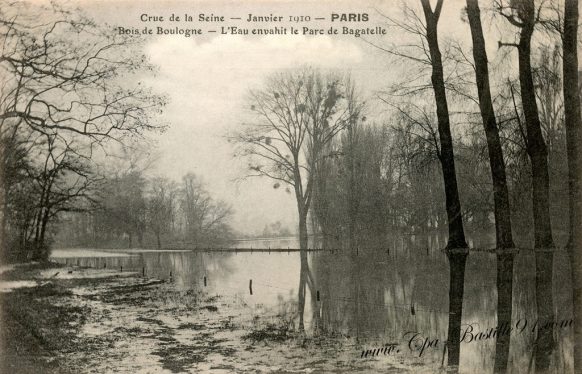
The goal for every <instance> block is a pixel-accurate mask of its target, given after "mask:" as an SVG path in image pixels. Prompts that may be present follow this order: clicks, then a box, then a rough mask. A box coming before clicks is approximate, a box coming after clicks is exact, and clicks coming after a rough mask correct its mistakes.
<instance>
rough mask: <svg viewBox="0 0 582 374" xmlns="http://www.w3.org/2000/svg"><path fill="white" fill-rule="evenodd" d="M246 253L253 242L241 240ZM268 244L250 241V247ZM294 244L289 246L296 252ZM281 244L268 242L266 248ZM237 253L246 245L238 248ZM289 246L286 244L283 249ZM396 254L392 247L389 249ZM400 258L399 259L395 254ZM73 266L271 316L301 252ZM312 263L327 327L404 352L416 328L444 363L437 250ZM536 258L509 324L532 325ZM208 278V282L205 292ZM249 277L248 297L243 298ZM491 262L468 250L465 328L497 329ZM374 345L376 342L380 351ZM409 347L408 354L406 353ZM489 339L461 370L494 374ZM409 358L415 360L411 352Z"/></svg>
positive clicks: (140, 258)
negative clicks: (130, 276) (118, 271)
mask: <svg viewBox="0 0 582 374" xmlns="http://www.w3.org/2000/svg"><path fill="white" fill-rule="evenodd" d="M247 244H248V247H250V245H251V243H250V242H249V243H247ZM264 244H265V242H261V243H252V245H253V247H254V248H259V247H261V246H263V245H264ZM292 244H293V243H291V244H290V246H291V247H292V246H293V245H292ZM277 245H279V246H282V243H276V242H269V243H268V244H267V245H266V246H264V247H267V248H268V246H271V247H272V248H274V247H275V246H277ZM241 247H242V246H241ZM284 248H286V245H285V246H284ZM392 248H397V246H396V245H395V246H393V247H392ZM396 252H397V253H396ZM554 257H555V260H554V306H555V310H556V316H557V319H558V320H562V319H569V318H571V316H572V310H571V300H570V295H571V285H570V278H569V271H570V269H569V263H568V259H567V255H566V254H565V253H564V252H560V253H557V254H556V255H555V256H554ZM54 260H56V261H58V262H63V263H69V264H72V265H77V264H78V265H83V266H91V267H97V268H100V267H104V266H106V267H107V268H121V266H123V269H124V271H129V270H131V271H137V272H142V271H143V268H144V266H145V268H146V275H147V276H150V277H155V278H161V279H169V278H170V273H171V276H172V282H173V284H175V286H176V287H177V288H178V289H181V290H187V289H196V290H204V291H206V292H208V293H209V294H211V295H214V294H219V295H221V294H228V295H236V296H237V298H239V299H240V300H243V301H244V302H245V303H246V304H248V306H249V307H250V308H251V309H252V310H253V311H254V313H261V310H262V309H261V308H262V307H265V308H269V309H274V310H277V308H278V307H279V303H280V298H281V297H282V298H283V299H284V300H285V301H291V302H294V303H296V302H297V290H298V285H299V275H300V268H301V267H300V261H299V253H297V252H291V253H289V254H288V253H287V252H283V253H275V252H273V253H270V254H269V253H265V252H254V253H249V252H245V253H192V252H176V253H172V252H160V253H158V252H144V253H138V254H137V255H135V256H130V257H127V256H126V257H110V256H109V257H93V258H91V257H77V258H74V257H73V258H63V257H60V258H55V259H54ZM309 267H310V270H311V272H312V274H313V277H314V281H315V288H316V289H317V291H319V292H320V296H321V300H320V302H317V303H316V304H317V306H316V307H319V308H320V311H321V318H322V323H323V326H324V328H325V329H327V331H334V332H339V333H342V334H345V335H349V336H351V337H357V338H359V340H360V341H361V342H362V344H363V345H364V346H366V347H370V348H374V347H376V346H378V347H379V346H381V345H382V344H384V343H389V342H397V343H399V344H402V345H403V347H404V348H405V349H406V348H407V347H406V344H407V341H406V340H405V339H403V334H404V333H405V332H407V331H415V332H419V333H421V334H422V335H423V336H426V337H429V338H431V339H439V345H438V346H437V348H436V349H427V350H426V351H425V352H424V353H423V357H422V358H420V359H417V360H420V361H419V362H420V363H428V362H431V363H433V364H435V363H436V364H440V362H441V360H442V355H443V342H444V341H445V340H446V331H447V321H448V319H447V318H448V264H447V260H446V257H445V255H444V254H442V253H440V252H438V251H431V252H430V253H429V254H427V253H426V251H416V250H409V249H406V250H404V251H401V250H392V251H391V252H390V253H389V254H388V253H386V252H383V253H371V252H368V253H367V252H366V251H361V252H360V255H359V256H357V257H356V258H355V259H354V258H351V257H350V256H347V255H344V254H338V253H333V254H331V253H310V255H309ZM534 269H535V262H534V256H533V254H532V253H524V254H519V255H517V256H516V259H515V265H514V291H513V318H512V320H513V321H514V323H515V321H517V320H518V319H520V318H521V319H527V320H528V323H530V324H533V323H534V322H535V318H536V313H535V310H536V309H535V289H534V286H535V274H534V271H535V270H534ZM204 277H206V281H207V286H206V287H204ZM250 279H252V280H253V283H252V288H253V295H252V296H251V295H250V294H249V280H250ZM495 284H496V257H495V255H493V254H487V253H471V254H470V255H469V257H468V259H467V267H466V278H465V297H464V301H463V322H462V323H463V324H464V325H465V326H466V325H467V324H472V325H473V327H474V329H475V332H477V331H483V330H486V329H488V328H494V327H495V326H496V323H497V322H496V307H497V290H496V285H495ZM311 302H312V300H311V298H310V294H309V288H308V292H307V295H306V308H305V318H306V328H307V329H309V328H310V326H311V324H310V320H311V316H312V312H311V311H312V310H313V309H312V307H314V305H312V304H311ZM534 336H535V335H534V334H532V333H531V331H530V329H529V328H528V329H526V330H525V331H524V332H523V333H514V334H512V335H511V339H512V340H511V348H510V371H509V372H522V371H523V369H524V368H527V367H528V366H529V362H530V358H531V352H532V344H533V338H534ZM556 336H557V337H558V342H559V344H558V347H557V349H556V352H557V353H556V355H555V357H556V360H557V363H558V364H557V365H558V368H559V372H567V371H568V368H571V366H572V357H571V352H572V344H571V328H565V329H560V330H558V331H556ZM378 344H380V345H378ZM405 351H406V350H405ZM494 352H495V340H494V339H488V340H484V341H479V342H471V343H463V344H461V372H465V373H472V372H482V371H483V370H486V371H492V369H493V367H492V366H493V360H494ZM407 353H408V354H409V356H410V357H409V358H410V359H413V355H411V354H410V351H408V352H407Z"/></svg>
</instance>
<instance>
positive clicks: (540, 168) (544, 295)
mask: <svg viewBox="0 0 582 374" xmlns="http://www.w3.org/2000/svg"><path fill="white" fill-rule="evenodd" d="M517 6H518V7H519V8H518V10H519V16H520V18H521V20H522V27H521V33H520V38H519V45H518V48H517V49H518V58H519V83H520V89H521V101H522V106H523V113H524V116H525V125H526V130H527V131H526V132H527V135H526V140H527V141H526V150H527V153H528V155H529V158H530V161H531V171H532V189H533V194H532V198H533V219H534V237H535V248H536V252H535V261H536V281H535V284H536V302H537V312H538V320H539V321H540V323H547V322H554V305H553V298H552V273H553V272H552V269H553V253H552V252H551V249H552V248H553V246H554V242H553V238H552V226H551V222H550V204H549V174H548V151H547V147H546V143H545V141H544V137H543V133H542V127H541V123H540V118H539V114H538V108H537V103H536V95H535V87H534V82H533V75H532V67H531V39H532V34H533V32H534V27H535V22H536V20H535V19H536V15H535V5H534V1H533V0H526V1H522V2H519V4H518V5H517ZM553 347H554V337H553V329H552V328H547V329H541V330H539V331H538V335H537V339H536V342H535V347H534V350H535V366H536V371H537V372H542V373H545V372H547V371H548V370H549V367H550V358H551V354H552V350H553Z"/></svg>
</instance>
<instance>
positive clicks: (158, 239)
mask: <svg viewBox="0 0 582 374" xmlns="http://www.w3.org/2000/svg"><path fill="white" fill-rule="evenodd" d="M156 241H157V245H158V249H162V240H161V239H160V232H159V231H157V232H156Z"/></svg>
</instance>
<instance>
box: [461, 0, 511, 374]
mask: <svg viewBox="0 0 582 374" xmlns="http://www.w3.org/2000/svg"><path fill="white" fill-rule="evenodd" d="M480 13H481V11H480V10H479V2H478V0H467V16H468V18H469V25H470V27H471V36H472V39H473V59H474V63H475V76H476V81H477V91H478V94H479V108H480V111H481V118H482V120H483V127H484V128H485V135H486V139H487V150H488V152H489V165H490V168H491V177H492V180H493V200H494V206H495V208H494V213H495V235H496V242H497V248H499V249H511V248H513V247H514V244H513V235H512V232H511V212H510V206H509V191H508V188H507V177H506V174H505V162H504V160H503V150H502V148H501V140H500V137H499V130H498V129H497V120H496V117H495V111H494V110H493V100H492V99H491V89H490V83H489V67H488V60H487V51H486V49H485V38H484V37H483V28H482V26H481V15H480ZM512 292H513V254H512V253H510V252H506V253H499V254H498V255H497V321H498V324H499V325H501V324H507V325H510V324H511V311H512ZM509 339H510V336H509V335H500V336H498V338H497V345H496V351H495V368H494V370H495V372H500V373H505V372H506V371H507V361H508V358H509Z"/></svg>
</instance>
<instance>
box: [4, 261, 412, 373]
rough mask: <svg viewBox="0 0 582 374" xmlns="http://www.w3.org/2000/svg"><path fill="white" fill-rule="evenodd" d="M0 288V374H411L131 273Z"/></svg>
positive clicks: (9, 279) (338, 341)
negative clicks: (351, 373)
mask: <svg viewBox="0 0 582 374" xmlns="http://www.w3.org/2000/svg"><path fill="white" fill-rule="evenodd" d="M0 282H1V283H2V284H3V285H5V286H6V285H13V286H14V288H12V289H8V290H6V289H4V290H3V292H2V293H0V305H1V306H2V309H1V310H2V315H1V328H2V334H1V344H2V345H1V348H0V349H1V357H2V359H1V365H2V366H1V367H0V371H1V372H3V373H38V372H42V373H105V372H122V373H182V372H192V373H200V372H212V373H247V372H248V373H271V372H276V373H312V372H313V373H319V372H368V371H371V370H373V371H378V372H385V373H401V372H407V371H414V372H417V371H416V370H410V369H411V367H410V366H406V365H404V363H403V362H398V361H399V360H388V359H386V358H384V357H380V358H375V359H368V360H362V359H360V358H359V349H361V345H360V344H359V343H357V342H356V341H355V340H354V339H353V338H347V337H330V336H324V335H320V336H313V335H306V334H304V333H301V332H299V331H297V330H296V328H295V326H294V324H293V319H292V317H289V316H288V315H285V314H282V313H280V311H279V312H277V311H275V310H261V311H260V313H254V312H256V310H255V311H254V312H253V309H252V308H250V307H249V306H248V305H246V304H245V302H244V301H243V300H241V299H239V298H237V297H236V296H231V295H209V294H206V293H204V292H201V291H195V290H178V289H177V288H176V287H174V285H173V284H172V281H171V280H159V279H151V278H147V277H142V276H141V274H139V273H129V272H120V271H119V270H113V269H91V268H84V267H77V266H63V265H59V264H55V263H49V264H27V265H23V266H18V267H16V268H14V269H10V270H7V271H4V272H3V273H2V274H0ZM19 282H25V283H19ZM5 288H6V287H5ZM259 314H260V315H259ZM417 368H418V367H417Z"/></svg>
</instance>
